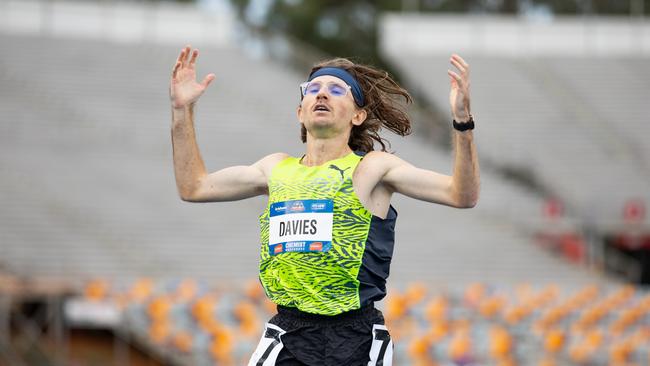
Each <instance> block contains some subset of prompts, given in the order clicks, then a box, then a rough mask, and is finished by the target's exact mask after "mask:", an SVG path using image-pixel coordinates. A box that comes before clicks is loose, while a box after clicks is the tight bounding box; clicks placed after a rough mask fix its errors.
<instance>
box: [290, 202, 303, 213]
mask: <svg viewBox="0 0 650 366" xmlns="http://www.w3.org/2000/svg"><path fill="white" fill-rule="evenodd" d="M287 211H289V212H303V211H305V205H304V204H303V203H302V201H298V202H293V203H292V204H291V205H290V206H289V207H287Z"/></svg>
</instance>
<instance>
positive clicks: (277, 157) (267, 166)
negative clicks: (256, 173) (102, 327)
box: [253, 152, 291, 176]
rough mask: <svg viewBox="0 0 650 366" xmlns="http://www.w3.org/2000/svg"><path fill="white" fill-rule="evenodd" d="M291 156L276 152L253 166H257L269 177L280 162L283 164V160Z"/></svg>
mask: <svg viewBox="0 0 650 366" xmlns="http://www.w3.org/2000/svg"><path fill="white" fill-rule="evenodd" d="M290 156H291V155H289V154H287V153H284V152H276V153H273V154H269V155H266V156H265V157H263V158H261V159H260V160H258V161H257V162H256V163H255V164H253V165H254V166H257V167H258V168H259V169H260V170H262V172H264V175H266V176H269V175H270V173H271V170H273V167H275V166H276V165H277V164H278V163H279V162H281V161H282V160H284V159H286V158H288V157H290Z"/></svg>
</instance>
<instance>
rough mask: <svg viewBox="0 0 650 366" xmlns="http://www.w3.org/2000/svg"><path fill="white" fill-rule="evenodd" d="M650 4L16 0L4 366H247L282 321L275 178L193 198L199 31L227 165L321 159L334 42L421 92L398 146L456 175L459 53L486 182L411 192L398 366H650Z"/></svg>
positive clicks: (396, 309)
mask: <svg viewBox="0 0 650 366" xmlns="http://www.w3.org/2000/svg"><path fill="white" fill-rule="evenodd" d="M649 13H650V1H648V0H566V1H559V0H546V1H544V0H401V1H374V2H373V1H332V0H309V1H308V0H197V1H182V2H173V1H117V0H96V1H81V0H78V1H71V0H67V1H63V0H29V1H27V0H25V1H22V0H0V116H1V118H2V119H1V122H0V207H1V209H0V365H11V366H14V365H17V366H21V365H243V364H246V363H247V360H248V357H249V356H250V354H251V353H252V351H253V350H254V348H255V345H256V344H257V341H258V340H259V337H260V336H261V329H262V325H263V323H264V322H265V321H266V320H267V319H269V318H270V317H271V316H272V315H273V314H274V306H273V304H271V303H269V302H268V300H266V299H265V296H264V293H263V290H262V289H261V287H260V285H259V282H258V281H257V278H256V275H257V272H258V270H257V264H258V257H259V246H260V244H259V233H258V231H259V228H258V222H257V216H258V215H259V214H260V213H261V212H262V211H263V209H264V207H265V205H266V197H259V198H255V199H250V200H245V201H240V202H230V203H219V204H190V203H185V202H182V201H181V200H180V199H179V197H178V194H177V191H176V186H175V180H174V175H173V166H172V154H171V140H170V125H171V121H170V117H171V113H170V106H169V99H168V98H169V97H168V85H169V78H170V74H171V69H172V66H173V64H174V62H175V60H176V58H177V56H178V54H179V52H180V50H181V48H182V47H183V46H185V45H187V44H191V45H192V46H193V47H197V48H199V49H200V51H201V54H200V56H199V59H198V64H197V67H198V77H199V78H203V77H204V76H205V75H206V74H207V73H209V72H213V73H215V74H216V80H215V82H214V83H213V84H212V85H211V86H210V88H209V89H208V91H207V92H206V93H205V94H204V95H203V96H202V98H201V100H200V101H199V103H198V105H197V109H196V129H197V139H198V143H199V146H200V148H201V152H202V155H203V158H204V160H205V162H206V165H207V168H208V170H210V171H214V170H217V169H220V168H222V167H226V166H230V165H239V164H250V163H253V162H254V161H256V160H258V159H259V158H260V157H262V156H264V155H267V154H269V153H272V152H276V151H285V152H287V153H289V154H291V155H294V156H300V155H301V154H302V153H303V151H304V147H303V146H302V144H301V143H300V140H299V131H300V128H299V124H298V122H297V120H296V117H295V108H296V107H297V104H298V101H299V94H298V90H299V89H298V85H299V83H300V82H302V81H304V79H305V78H306V77H307V73H308V71H309V69H310V66H311V65H312V64H314V63H316V62H317V61H319V60H323V59H327V58H330V57H334V56H340V57H348V58H350V59H352V60H354V61H356V62H360V63H366V64H372V65H375V66H378V67H381V68H384V69H387V70H389V71H390V72H391V73H392V74H393V75H394V76H395V77H396V78H397V79H398V80H399V81H400V83H401V84H402V85H403V86H405V87H406V89H407V90H409V91H410V92H411V93H412V94H413V95H414V97H415V99H416V102H415V103H414V105H413V106H411V108H410V109H409V111H410V113H411V115H412V117H413V122H414V133H413V134H412V135H411V136H408V137H406V138H401V137H398V136H394V135H390V134H386V135H385V137H386V138H387V139H388V140H389V141H390V142H391V143H392V145H391V151H394V152H395V153H396V154H397V155H399V156H400V157H402V158H404V159H406V160H407V161H410V162H412V163H413V164H415V165H417V166H419V167H423V168H427V169H432V170H435V171H438V172H441V173H446V174H450V173H451V168H452V161H453V156H452V153H451V152H452V147H451V145H450V142H451V128H450V125H451V117H450V110H449V102H448V93H449V81H448V77H447V75H446V70H447V69H448V68H450V67H451V66H450V65H449V63H448V58H449V56H450V55H451V53H459V54H460V55H462V56H463V57H464V58H465V59H466V60H467V61H468V63H469V64H470V65H471V68H472V77H471V78H472V88H471V91H472V112H473V114H474V116H475V119H476V121H477V128H476V130H475V140H476V143H477V147H478V151H479V157H480V163H481V178H482V191H481V198H480V201H479V204H478V206H477V207H475V208H474V209H471V210H456V209H451V208H447V207H442V206H437V205H431V204H427V203H423V202H417V201H415V200H411V199H406V198H404V197H395V199H394V202H393V204H394V206H395V207H396V208H397V210H398V212H399V219H398V223H397V229H396V231H397V233H396V246H395V248H396V249H395V253H394V257H393V264H392V271H391V277H390V278H389V282H388V286H389V289H388V290H389V295H388V296H387V298H386V299H385V300H384V301H382V302H381V303H379V304H377V306H378V307H379V308H380V309H382V310H383V311H384V313H385V316H386V320H387V324H388V326H389V329H390V331H391V334H392V337H393V339H394V341H395V361H394V363H395V364H396V365H422V366H424V365H427V366H431V365H648V364H650V291H649V284H650V225H649V224H648V218H647V214H646V210H647V205H648V203H649V202H650V189H648V186H649V184H650V144H648V139H650V132H648V122H650V120H649V119H648V117H647V104H648V103H649V102H650V63H649V62H648V61H649V58H650V23H649V22H648V21H647V20H646V16H647V15H648V14H649Z"/></svg>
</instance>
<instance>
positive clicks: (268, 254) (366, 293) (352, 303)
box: [260, 153, 397, 315]
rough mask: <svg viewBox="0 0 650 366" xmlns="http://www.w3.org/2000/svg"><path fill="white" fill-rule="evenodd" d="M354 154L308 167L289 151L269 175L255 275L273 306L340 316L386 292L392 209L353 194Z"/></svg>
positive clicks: (395, 216)
mask: <svg viewBox="0 0 650 366" xmlns="http://www.w3.org/2000/svg"><path fill="white" fill-rule="evenodd" d="M361 159H362V156H360V155H357V154H356V153H350V154H349V155H347V156H345V157H342V158H339V159H336V160H331V161H328V162H327V163H325V164H323V165H319V166H314V167H308V166H304V165H302V164H300V159H298V158H295V157H289V158H286V159H285V160H283V161H281V162H280V163H278V164H277V165H276V166H275V167H274V168H273V171H272V172H271V176H270V178H269V181H268V186H269V204H268V206H267V208H266V210H265V211H264V213H263V214H262V215H261V216H260V226H261V252H260V281H261V283H262V286H263V287H264V290H265V292H266V295H267V296H268V297H269V298H270V299H271V300H272V301H273V302H275V303H276V304H278V305H283V306H289V307H295V308H298V309H299V310H301V311H304V312H308V313H314V314H322V315H337V314H340V313H343V312H346V311H349V310H354V309H359V308H360V307H362V306H364V305H368V304H371V303H373V302H374V301H378V300H381V299H382V298H383V297H384V296H385V295H386V279H387V278H388V273H389V267H390V261H391V258H392V256H393V244H394V238H395V232H394V228H395V220H396V219H397V212H396V211H395V209H394V208H393V207H392V206H390V209H389V210H388V215H387V217H386V219H382V218H379V217H377V216H374V215H372V214H371V213H370V211H368V210H367V209H366V208H365V207H363V205H362V204H361V202H360V201H359V198H358V197H357V195H356V193H355V192H354V189H353V187H352V173H353V172H354V170H355V168H356V167H357V165H358V164H359V162H360V161H361Z"/></svg>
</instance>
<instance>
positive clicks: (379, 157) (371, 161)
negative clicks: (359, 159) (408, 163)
mask: <svg viewBox="0 0 650 366" xmlns="http://www.w3.org/2000/svg"><path fill="white" fill-rule="evenodd" d="M402 161H403V160H402V159H400V158H399V157H397V156H396V155H395V154H391V153H389V152H386V151H376V150H375V151H370V152H368V153H367V154H366V155H365V156H364V157H363V164H364V165H367V166H368V167H371V168H372V169H380V170H387V169H390V168H391V167H393V166H395V165H397V164H399V163H400V162H402Z"/></svg>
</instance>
